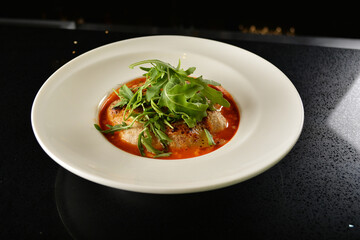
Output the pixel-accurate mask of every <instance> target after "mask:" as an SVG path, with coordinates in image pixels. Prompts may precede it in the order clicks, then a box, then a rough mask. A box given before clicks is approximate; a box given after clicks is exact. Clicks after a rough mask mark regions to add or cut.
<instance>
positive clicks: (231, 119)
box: [99, 77, 240, 159]
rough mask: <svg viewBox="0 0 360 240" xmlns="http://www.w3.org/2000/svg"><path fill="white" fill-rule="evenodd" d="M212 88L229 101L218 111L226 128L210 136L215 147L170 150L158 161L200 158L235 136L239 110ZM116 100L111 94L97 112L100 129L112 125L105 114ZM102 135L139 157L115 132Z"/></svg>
mask: <svg viewBox="0 0 360 240" xmlns="http://www.w3.org/2000/svg"><path fill="white" fill-rule="evenodd" d="M145 80H146V79H145V77H140V78H136V79H134V80H132V81H130V82H128V83H126V85H127V86H128V87H129V88H132V87H134V86H137V85H141V84H143V83H144V82H145ZM212 87H213V88H215V89H217V90H219V91H221V92H222V93H223V96H224V98H225V99H226V100H227V101H229V103H230V107H228V108H226V107H221V110H220V111H221V113H222V115H223V116H224V117H225V119H226V121H227V127H226V128H225V129H223V130H222V131H219V132H217V133H213V134H212V136H213V139H214V142H215V143H216V145H213V146H209V147H190V148H186V149H179V148H176V149H170V150H171V152H172V154H171V155H170V156H169V157H162V158H159V159H183V158H192V157H196V156H201V155H204V154H207V153H210V152H212V151H214V150H216V149H218V148H220V147H222V146H224V145H225V144H226V143H227V142H229V141H230V140H231V138H232V137H233V136H234V135H235V133H236V131H237V129H238V126H239V122H240V112H239V109H238V107H237V105H236V103H235V101H234V99H233V98H232V96H231V95H230V93H228V92H227V91H226V90H225V89H224V88H222V87H215V86H212ZM118 99H119V97H118V96H117V95H116V94H115V93H114V92H113V93H111V94H110V95H109V96H108V97H107V99H106V100H105V101H104V103H103V104H102V106H101V108H100V111H99V125H100V127H101V128H102V129H108V127H107V126H106V124H110V125H112V124H111V123H110V121H109V120H108V119H107V113H106V112H107V109H108V108H109V106H110V104H111V103H112V102H114V101H115V100H118ZM103 135H104V136H105V137H106V139H107V140H108V141H109V142H111V143H112V144H113V145H115V146H116V147H118V148H120V149H122V150H123V151H126V152H129V153H132V154H135V155H138V156H141V154H140V151H139V149H138V146H137V145H134V144H130V143H128V142H126V141H124V140H122V139H121V138H120V137H119V136H118V133H117V132H115V133H114V134H103ZM145 154H146V156H147V157H152V156H153V154H151V153H150V152H147V151H146V149H145Z"/></svg>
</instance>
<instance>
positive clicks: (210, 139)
mask: <svg viewBox="0 0 360 240" xmlns="http://www.w3.org/2000/svg"><path fill="white" fill-rule="evenodd" d="M204 132H205V135H206V138H207V140H208V143H209V145H210V146H212V145H216V143H215V141H214V139H213V137H212V135H211V133H210V132H209V130H207V129H206V128H205V129H204Z"/></svg>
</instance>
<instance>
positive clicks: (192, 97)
mask: <svg viewBox="0 0 360 240" xmlns="http://www.w3.org/2000/svg"><path fill="white" fill-rule="evenodd" d="M144 64H147V65H149V64H150V65H151V67H143V66H140V65H144ZM137 66H140V69H142V70H144V71H145V72H146V73H145V74H143V75H144V76H145V77H146V81H145V83H144V84H143V85H142V86H140V87H139V88H138V89H137V91H135V92H133V91H132V90H131V89H129V88H128V87H127V86H126V85H125V84H124V85H122V86H121V87H120V88H119V90H118V91H115V90H114V91H115V93H116V94H117V95H118V96H119V99H120V101H119V102H118V104H117V105H116V106H115V107H124V108H125V111H124V115H123V120H124V122H123V123H122V124H119V125H115V126H111V125H107V127H108V129H106V130H103V129H101V128H100V126H99V125H97V124H95V128H96V129H97V130H99V131H101V132H102V133H114V132H116V131H121V130H124V129H128V128H130V127H132V125H133V124H134V123H135V121H138V122H140V123H142V124H143V130H142V131H141V133H140V134H139V136H138V148H139V151H140V154H141V155H142V156H145V148H146V150H147V151H149V152H151V153H153V154H154V157H166V156H170V155H171V152H168V145H169V143H170V142H171V139H170V138H169V137H168V136H167V135H166V133H165V129H166V126H168V127H170V128H173V126H172V124H173V123H175V122H177V121H179V120H183V121H184V122H185V123H186V124H187V125H188V127H189V128H192V127H194V126H195V125H196V124H197V123H198V122H200V121H201V120H202V119H203V118H204V117H206V116H207V112H206V111H207V110H212V109H214V105H215V104H219V105H222V106H224V107H229V106H230V103H229V102H228V101H227V100H226V99H225V98H224V97H223V95H222V93H221V92H220V91H218V90H216V89H214V88H212V87H210V86H209V84H211V85H214V86H218V85H220V84H219V83H217V82H215V81H212V80H207V79H204V78H203V77H202V76H200V77H197V78H195V77H190V75H191V74H192V73H194V71H195V69H196V68H195V67H190V68H188V69H187V70H184V69H182V68H180V60H179V63H178V65H177V67H173V66H172V65H170V64H169V63H165V62H163V61H161V60H157V59H151V60H144V61H140V62H136V63H133V64H131V65H130V66H129V67H130V68H131V69H133V68H134V67H137ZM139 109H141V111H140V113H139V111H138V110H139ZM130 118H132V121H131V123H130V124H129V125H127V124H126V123H125V121H127V120H129V119H130ZM205 133H206V136H207V138H208V141H209V144H210V145H214V144H215V143H214V140H213V138H212V136H211V134H210V132H209V131H208V130H206V131H205ZM154 136H155V138H157V139H158V140H159V142H160V143H161V145H162V150H159V149H157V148H155V147H154V146H153V137H154Z"/></svg>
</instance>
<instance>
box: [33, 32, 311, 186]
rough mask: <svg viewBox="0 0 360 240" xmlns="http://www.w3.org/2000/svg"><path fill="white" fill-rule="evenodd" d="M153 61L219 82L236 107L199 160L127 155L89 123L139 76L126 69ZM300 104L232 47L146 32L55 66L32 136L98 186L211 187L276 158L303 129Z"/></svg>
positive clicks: (266, 66)
mask: <svg viewBox="0 0 360 240" xmlns="http://www.w3.org/2000/svg"><path fill="white" fill-rule="evenodd" d="M145 59H160V60H163V61H166V62H169V63H171V64H172V65H174V66H176V65H177V63H178V60H179V59H180V60H181V64H182V65H181V66H182V68H184V69H186V68H188V67H192V66H195V67H196V68H197V69H196V71H195V73H194V75H195V76H199V75H203V76H204V77H205V78H207V79H212V80H215V81H217V82H220V83H221V84H222V86H223V87H224V88H225V89H227V90H228V91H229V92H230V94H232V96H233V98H234V99H235V101H236V103H237V104H238V107H239V109H240V114H241V120H240V125H239V129H238V131H237V133H236V135H235V136H234V137H233V139H232V140H231V141H230V142H229V143H227V144H226V145H224V146H223V147H221V148H220V149H218V150H216V151H214V152H212V153H210V154H207V155H203V156H200V157H195V158H188V159H182V160H160V159H150V158H143V157H138V156H134V155H132V154H129V153H126V152H124V151H122V150H120V149H118V148H116V147H115V146H113V145H112V144H111V143H109V142H108V141H107V140H106V139H105V138H104V136H103V135H102V134H101V133H99V132H98V131H97V130H96V129H95V128H94V126H93V125H94V123H96V118H97V117H96V115H97V108H98V104H99V102H100V101H101V99H102V98H103V97H104V95H105V94H106V93H107V92H108V91H109V90H111V89H112V88H113V87H114V86H116V85H118V84H121V83H124V82H127V81H129V80H132V79H134V78H136V77H139V76H141V75H142V74H143V71H141V70H140V69H138V68H136V69H129V67H128V66H129V65H130V64H132V63H134V62H137V61H140V60H145ZM303 120H304V110H303V105H302V101H301V99H300V96H299V94H298V92H297V91H296V89H295V87H294V86H293V84H292V83H291V81H290V80H289V79H288V78H287V77H286V76H285V75H284V74H283V73H282V72H281V71H280V70H279V69H277V68H276V67H275V66H274V65H272V64H271V63H269V62H268V61H266V60H264V59H263V58H261V57H259V56H257V55H255V54H253V53H251V52H248V51H246V50H243V49H241V48H238V47H235V46H232V45H228V44H224V43H221V42H217V41H213V40H207V39H201V38H194V37H184V36H151V37H141V38H134V39H129V40H124V41H119V42H115V43H112V44H108V45H105V46H102V47H99V48H96V49H94V50H92V51H89V52H87V53H85V54H83V55H81V56H79V57H77V58H75V59H73V60H72V61H70V62H68V63H67V64H65V65H64V66H63V67H61V68H60V69H59V70H57V71H56V72H55V73H54V74H53V75H52V76H50V77H49V79H48V80H47V81H46V82H45V83H44V85H43V86H42V87H41V89H40V90H39V92H38V94H37V96H36V98H35V100H34V103H33V107H32V112H31V121H32V127H33V131H34V133H35V136H36V138H37V140H38V142H39V144H40V145H41V147H42V148H43V149H44V151H45V152H46V153H47V154H48V155H49V156H50V157H51V158H52V159H54V160H55V161H56V162H57V163H58V164H60V165H61V166H62V167H64V168H66V169H67V170H69V171H71V172H73V173H75V174H77V175H79V176H81V177H83V178H85V179H88V180H90V181H94V182H97V183H100V184H103V185H107V186H111V187H114V188H119V189H125V190H131V191H137V192H147V193H188V192H197V191H205V190H210V189H216V188H220V187H225V186H229V185H231V184H235V183H239V182H241V181H244V180H246V179H249V178H251V177H253V176H256V175H258V174H260V173H262V172H264V171H265V170H267V169H269V168H270V167H272V166H273V165H275V164H276V163H277V162H278V161H280V160H281V159H282V158H283V157H284V156H285V155H286V154H287V153H288V152H289V151H290V150H291V148H292V147H293V146H294V144H295V143H296V141H297V139H298V137H299V135H300V133H301V130H302V126H303Z"/></svg>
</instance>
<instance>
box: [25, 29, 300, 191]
mask: <svg viewBox="0 0 360 240" xmlns="http://www.w3.org/2000/svg"><path fill="white" fill-rule="evenodd" d="M155 38H163V39H165V38H183V39H185V38H186V39H190V40H191V39H196V41H199V40H200V41H211V42H213V43H215V44H223V45H227V46H228V47H233V48H237V49H241V50H242V51H245V52H247V53H248V54H251V55H253V56H256V57H257V58H259V59H262V60H263V61H265V62H266V64H270V65H271V66H272V67H273V68H275V69H276V71H279V72H280V73H281V74H283V75H284V77H286V78H287V80H288V81H289V83H290V84H291V85H292V87H293V89H294V90H295V93H297V97H298V101H299V102H298V103H299V104H300V105H299V106H300V109H299V110H300V111H301V114H300V115H301V119H299V121H300V125H299V126H298V127H299V129H298V131H297V134H296V136H295V135H294V138H293V139H292V140H291V144H290V145H289V146H290V147H288V149H287V151H285V152H283V154H282V155H281V156H280V157H278V158H277V159H276V160H273V161H271V162H270V163H269V164H267V165H266V166H265V167H263V168H262V169H261V171H257V172H252V174H248V175H246V176H245V177H244V176H243V177H237V176H236V175H231V176H227V177H226V178H228V179H227V180H223V181H215V182H213V183H211V184H209V183H207V184H202V183H200V184H197V185H193V186H192V187H189V186H184V187H182V186H173V187H167V186H165V187H160V186H156V187H149V186H141V185H139V186H138V185H127V184H123V183H119V182H113V181H111V180H109V179H103V178H101V177H99V176H93V175H91V174H88V173H86V172H85V173H84V172H83V171H81V170H80V169H76V168H74V167H73V166H69V165H68V164H66V163H65V162H63V161H62V160H61V159H59V158H58V157H57V156H56V155H54V154H53V153H52V152H51V151H50V150H49V149H48V148H47V146H46V143H44V142H43V140H42V139H41V136H40V135H39V133H38V131H37V127H38V126H36V123H35V114H36V107H37V102H38V99H39V96H40V92H41V91H42V90H43V89H44V88H45V87H46V86H47V85H48V84H51V83H52V81H51V80H50V79H54V76H56V75H57V74H59V72H60V71H64V69H66V68H69V67H71V65H72V64H73V63H74V62H75V63H76V61H80V62H81V59H82V58H84V57H86V56H89V54H93V53H94V52H97V51H101V50H102V49H105V48H108V47H110V48H111V46H114V45H117V44H119V43H120V44H121V43H126V42H131V41H141V40H145V41H146V40H148V39H155ZM60 74H61V72H60ZM240 124H241V120H240ZM31 125H32V128H33V132H34V134H35V137H36V139H37V141H38V142H39V144H40V146H41V147H42V149H43V150H44V151H45V152H46V153H47V154H48V155H49V156H50V157H51V158H52V159H53V160H54V161H55V162H57V163H58V164H59V165H61V166H62V167H64V168H65V169H67V170H68V171H70V172H73V173H74V174H76V175H78V176H81V177H83V178H85V179H87V180H90V181H93V182H95V183H100V184H103V185H106V186H110V187H115V188H120V189H124V190H129V191H136V192H144V193H162V194H164V193H166V194H173V193H191V192H201V191H206V190H212V189H217V188H222V187H226V186H230V185H233V184H236V183H239V182H242V181H245V180H247V179H250V178H252V177H254V176H257V175H259V174H260V173H263V172H265V171H267V170H268V169H270V168H271V167H273V166H274V165H276V164H277V163H278V162H279V161H281V159H283V158H284V157H285V156H286V155H287V154H288V153H289V152H290V151H291V149H292V148H293V147H294V145H295V144H296V142H297V141H298V139H299V137H300V135H301V132H302V129H303V125H304V106H303V103H302V100H301V97H300V94H299V93H298V91H297V89H296V88H295V86H294V84H293V83H292V82H291V80H290V79H289V78H288V77H287V76H286V75H285V74H284V73H283V72H282V71H281V70H280V69H279V68H277V67H276V66H275V65H274V64H272V63H271V62H269V61H267V60H266V59H264V58H262V57H261V56H259V55H257V54H255V53H252V52H251V51H248V50H246V49H243V48H241V47H238V46H235V45H231V44H228V43H224V42H221V41H217V40H212V39H206V38H199V37H190V36H181V35H154V36H143V37H136V38H129V39H125V40H120V41H115V42H112V43H109V44H105V45H102V46H99V47H96V48H94V49H92V50H89V51H87V52H85V53H83V54H81V55H79V56H77V57H75V58H74V59H72V60H70V61H69V62H67V63H65V64H64V65H63V66H62V67H60V68H59V69H57V70H56V71H55V72H54V73H53V74H51V75H50V77H49V78H47V80H46V81H45V82H44V83H43V84H42V86H41V88H40V89H39V90H38V92H37V94H36V96H35V99H34V102H33V104H32V108H31ZM160 161H166V160H160ZM176 161H178V160H176ZM180 161H182V160H180Z"/></svg>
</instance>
